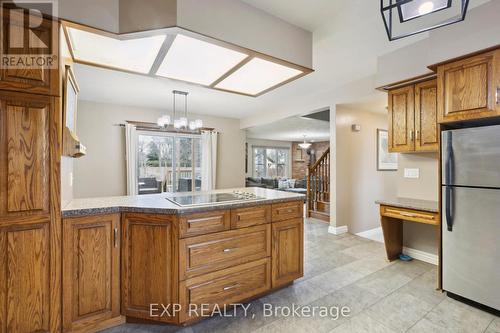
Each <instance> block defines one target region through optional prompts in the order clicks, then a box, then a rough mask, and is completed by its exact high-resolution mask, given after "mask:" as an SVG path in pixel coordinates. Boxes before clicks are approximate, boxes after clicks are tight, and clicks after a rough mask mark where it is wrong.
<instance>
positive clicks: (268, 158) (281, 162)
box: [253, 147, 290, 178]
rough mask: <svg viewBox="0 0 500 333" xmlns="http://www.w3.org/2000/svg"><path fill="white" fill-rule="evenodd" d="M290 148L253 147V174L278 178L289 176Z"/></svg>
mask: <svg viewBox="0 0 500 333" xmlns="http://www.w3.org/2000/svg"><path fill="white" fill-rule="evenodd" d="M289 156H290V150H289V149H287V148H279V147H253V164H254V165H253V176H254V177H264V178H277V177H287V176H288V165H289Z"/></svg>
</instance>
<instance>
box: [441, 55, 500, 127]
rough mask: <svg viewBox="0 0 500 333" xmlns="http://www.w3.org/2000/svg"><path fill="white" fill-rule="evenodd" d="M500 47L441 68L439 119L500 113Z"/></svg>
mask: <svg viewBox="0 0 500 333" xmlns="http://www.w3.org/2000/svg"><path fill="white" fill-rule="evenodd" d="M499 89H500V50H496V51H491V52H488V53H484V54H480V55H477V56H474V57H470V58H467V59H463V60H459V61H456V62H452V63H448V64H444V65H442V66H439V67H438V114H439V122H440V123H446V122H453V121H462V120H469V119H481V118H487V117H493V116H499V115H500V105H499V100H498V98H499V96H498V91H499Z"/></svg>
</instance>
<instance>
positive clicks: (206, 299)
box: [179, 258, 271, 322]
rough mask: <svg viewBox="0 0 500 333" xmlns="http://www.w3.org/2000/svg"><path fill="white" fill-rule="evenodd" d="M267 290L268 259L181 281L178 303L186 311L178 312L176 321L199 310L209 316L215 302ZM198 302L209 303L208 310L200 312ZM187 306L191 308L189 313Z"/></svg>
mask: <svg viewBox="0 0 500 333" xmlns="http://www.w3.org/2000/svg"><path fill="white" fill-rule="evenodd" d="M270 289H271V266H270V259H269V258H265V259H261V260H257V261H253V262H250V263H246V264H243V265H239V266H235V267H231V268H228V269H225V270H222V271H218V272H215V273H210V274H206V275H204V276H200V277H196V278H192V279H189V280H186V281H182V282H181V283H180V286H179V296H180V304H181V305H182V309H186V311H185V312H181V313H180V321H181V322H185V321H188V320H190V319H196V317H198V316H200V315H201V314H202V313H203V314H204V315H209V314H210V313H211V312H212V309H213V307H214V306H215V305H219V306H221V305H224V304H234V303H237V302H240V301H243V300H246V299H249V298H251V297H253V296H256V295H259V294H261V293H263V292H266V291H268V290H270ZM200 304H209V306H208V309H210V310H208V309H206V308H204V310H206V312H202V311H201V307H200V306H199V305H200ZM190 307H191V309H192V311H191V312H190V313H189V312H188V309H190ZM194 309H197V311H195V310H194Z"/></svg>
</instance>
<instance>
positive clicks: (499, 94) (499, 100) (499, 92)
mask: <svg viewBox="0 0 500 333" xmlns="http://www.w3.org/2000/svg"><path fill="white" fill-rule="evenodd" d="M495 99H496V100H497V104H500V87H497V93H496V98H495Z"/></svg>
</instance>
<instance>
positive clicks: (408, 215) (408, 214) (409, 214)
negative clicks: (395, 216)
mask: <svg viewBox="0 0 500 333" xmlns="http://www.w3.org/2000/svg"><path fill="white" fill-rule="evenodd" d="M399 214H400V215H403V216H407V217H417V215H415V214H412V213H404V212H400V213H399Z"/></svg>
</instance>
